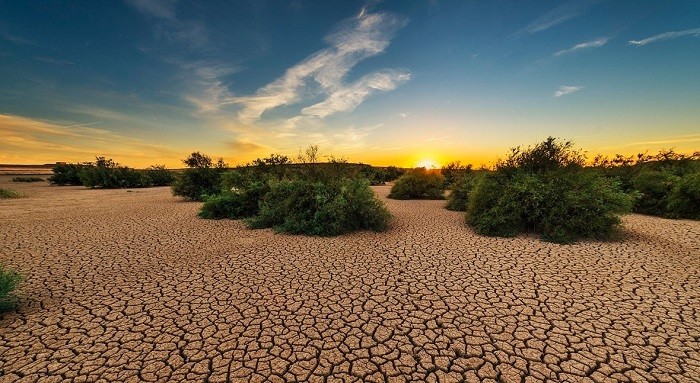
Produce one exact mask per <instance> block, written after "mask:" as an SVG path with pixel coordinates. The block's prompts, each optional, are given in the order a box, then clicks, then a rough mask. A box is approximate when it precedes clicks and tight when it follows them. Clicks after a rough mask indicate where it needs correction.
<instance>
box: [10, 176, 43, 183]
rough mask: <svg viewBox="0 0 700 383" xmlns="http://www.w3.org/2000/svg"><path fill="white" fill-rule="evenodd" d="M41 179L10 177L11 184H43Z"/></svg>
mask: <svg viewBox="0 0 700 383" xmlns="http://www.w3.org/2000/svg"><path fill="white" fill-rule="evenodd" d="M44 181H46V180H45V179H43V178H41V177H12V182H44Z"/></svg>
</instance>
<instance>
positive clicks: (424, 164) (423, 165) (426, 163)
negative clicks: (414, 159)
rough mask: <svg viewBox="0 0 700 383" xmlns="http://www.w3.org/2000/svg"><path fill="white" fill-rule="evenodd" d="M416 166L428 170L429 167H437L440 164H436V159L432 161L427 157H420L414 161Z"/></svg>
mask: <svg viewBox="0 0 700 383" xmlns="http://www.w3.org/2000/svg"><path fill="white" fill-rule="evenodd" d="M416 167H417V168H426V169H428V170H430V169H438V168H439V167H440V164H438V163H437V162H436V161H433V160H431V159H429V158H426V159H422V160H420V161H418V163H416Z"/></svg>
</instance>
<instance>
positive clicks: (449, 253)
mask: <svg viewBox="0 0 700 383" xmlns="http://www.w3.org/2000/svg"><path fill="white" fill-rule="evenodd" d="M0 187H10V188H12V189H15V190H17V191H19V192H21V193H24V194H25V195H26V196H27V197H26V198H21V199H16V200H0V261H2V262H4V263H6V264H8V265H9V266H11V267H13V268H15V269H16V270H17V271H19V272H20V273H21V274H22V275H24V276H25V278H26V280H25V281H24V283H23V284H22V287H21V289H20V291H19V295H20V297H21V299H22V302H23V304H22V305H21V307H20V308H19V310H18V311H17V312H12V313H7V314H4V315H3V316H2V317H1V319H0V382H16V381H22V382H25V381H26V382H37V381H47V382H48V381H104V382H113V381H134V382H135V381H201V382H205V381H207V382H227V381H228V382H238V381H241V382H244V381H260V382H262V381H271V382H284V381H287V382H294V381H311V382H315V381H319V382H323V381H327V382H335V381H337V382H340V381H357V382H359V381H368V382H383V381H390V382H404V381H416V382H419V381H420V382H423V381H440V382H449V381H454V382H457V381H469V382H477V381H502V382H521V381H528V382H529V381H546V380H549V381H569V382H585V381H595V382H615V381H620V382H656V381H659V382H691V381H698V377H700V222H693V221H672V220H665V219H660V218H653V217H646V216H641V215H631V216H628V217H626V218H625V228H626V238H625V239H624V240H622V241H618V242H608V243H602V242H581V243H579V244H576V245H571V246H562V245H555V244H549V243H544V242H541V241H540V240H539V239H537V238H532V237H519V238H514V239H501V238H488V237H481V236H477V235H475V234H474V233H473V232H472V231H471V230H470V229H469V228H467V227H466V226H465V225H464V223H463V215H462V214H460V213H455V212H450V211H447V210H445V209H443V208H442V204H443V203H444V202H443V201H392V200H387V204H388V206H389V209H390V210H391V212H392V213H393V214H394V216H395V220H394V223H393V227H392V229H391V230H390V231H389V232H386V233H371V232H363V233H356V234H352V235H348V236H343V237H337V238H313V237H300V236H289V235H281V234H275V233H274V232H273V231H271V230H256V231H251V230H248V229H246V228H245V226H244V225H243V224H242V223H241V222H237V221H208V220H200V219H198V218H196V213H197V210H198V207H199V204H198V203H189V202H181V201H179V200H178V199H176V198H174V197H172V196H171V195H170V191H169V189H168V188H151V189H133V190H132V191H129V190H88V189H85V188H82V187H52V186H49V185H48V183H33V184H19V183H11V182H9V178H8V177H6V176H2V177H0ZM375 190H376V191H377V193H378V194H379V195H381V196H386V195H387V194H388V191H389V190H388V188H387V187H377V188H375ZM526 378H527V379H526Z"/></svg>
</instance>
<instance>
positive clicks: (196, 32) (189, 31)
mask: <svg viewBox="0 0 700 383" xmlns="http://www.w3.org/2000/svg"><path fill="white" fill-rule="evenodd" d="M125 1H126V3H127V4H129V5H131V6H132V7H134V8H136V9H137V10H139V11H140V12H141V13H143V14H145V15H148V16H150V17H153V18H155V19H157V20H159V21H160V22H161V23H162V24H161V27H160V28H157V29H156V32H157V36H158V37H159V38H162V39H165V40H167V41H178V42H184V43H186V44H187V45H188V46H189V47H190V48H200V47H202V46H204V45H205V44H206V43H207V42H208V41H209V38H208V36H207V33H206V28H205V26H204V24H203V23H201V22H199V21H195V20H184V19H182V18H179V17H177V14H176V12H175V5H176V3H177V2H176V1H175V0H125Z"/></svg>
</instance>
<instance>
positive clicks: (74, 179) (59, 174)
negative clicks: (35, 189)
mask: <svg viewBox="0 0 700 383" xmlns="http://www.w3.org/2000/svg"><path fill="white" fill-rule="evenodd" d="M84 166H86V165H85V164H56V166H54V167H53V169H52V170H51V171H52V172H53V175H52V176H51V177H49V182H50V183H51V184H53V185H60V186H63V185H75V186H81V185H82V184H83V181H81V180H80V169H82V168H83V167H84Z"/></svg>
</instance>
